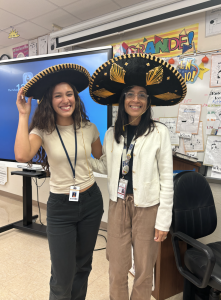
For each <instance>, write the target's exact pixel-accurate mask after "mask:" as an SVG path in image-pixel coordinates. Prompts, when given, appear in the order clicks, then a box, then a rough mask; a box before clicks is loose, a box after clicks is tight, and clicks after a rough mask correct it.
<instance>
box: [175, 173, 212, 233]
mask: <svg viewBox="0 0 221 300" xmlns="http://www.w3.org/2000/svg"><path fill="white" fill-rule="evenodd" d="M216 225H217V216H216V208H215V203H214V199H213V194H212V191H211V188H210V186H209V183H208V182H207V180H206V179H205V177H203V176H202V175H201V174H199V173H196V172H190V171H187V172H181V173H179V174H177V175H175V176H174V205H173V219H172V225H171V231H172V232H177V231H181V232H183V233H186V234H187V235H189V236H191V237H192V238H194V239H198V238H201V237H204V236H207V235H209V234H211V233H212V232H213V231H214V230H215V229H216Z"/></svg>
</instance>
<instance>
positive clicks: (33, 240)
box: [0, 196, 182, 300]
mask: <svg viewBox="0 0 221 300" xmlns="http://www.w3.org/2000/svg"><path fill="white" fill-rule="evenodd" d="M33 214H38V209H37V207H33ZM41 214H42V222H43V223H44V224H46V212H45V210H41ZM21 219H22V203H21V202H19V201H16V200H12V199H9V198H6V197H3V196H0V226H4V225H7V224H9V223H12V222H14V221H18V220H21ZM100 233H102V234H106V233H104V232H103V231H102V232H100ZM105 243H106V242H105V240H104V239H103V238H102V237H99V236H98V239H97V243H96V248H103V247H105ZM49 278H50V255H49V249H48V243H47V238H45V237H41V236H39V235H35V234H28V233H24V232H23V231H21V230H16V229H12V230H9V231H6V232H4V233H1V234H0V300H15V299H16V300H48V294H49V284H48V282H49ZM132 284H133V277H132V275H130V274H129V287H130V290H131V287H132ZM95 299H96V300H108V299H109V296H108V262H107V260H106V257H105V250H101V251H96V252H94V259H93V269H92V272H91V274H90V277H89V286H88V293H87V298H86V300H95ZM169 299H170V300H182V294H179V295H177V296H174V297H172V298H169ZM169 299H168V300H169ZM152 300H154V298H152Z"/></svg>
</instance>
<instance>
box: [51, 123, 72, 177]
mask: <svg viewBox="0 0 221 300" xmlns="http://www.w3.org/2000/svg"><path fill="white" fill-rule="evenodd" d="M55 126H56V130H57V133H58V136H59V138H60V141H61V144H62V146H63V148H64V151H65V154H66V156H67V159H68V161H69V164H70V166H71V170H72V172H73V176H74V179H75V168H76V162H77V133H76V126H75V124H74V134H75V161H74V168H73V166H72V163H71V160H70V157H69V155H68V152H67V150H66V148H65V145H64V142H63V140H62V138H61V135H60V132H59V130H58V127H57V125H55Z"/></svg>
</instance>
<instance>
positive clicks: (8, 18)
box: [0, 9, 24, 30]
mask: <svg viewBox="0 0 221 300" xmlns="http://www.w3.org/2000/svg"><path fill="white" fill-rule="evenodd" d="M0 16H1V17H0V30H4V29H6V28H8V27H10V26H15V25H17V24H19V23H21V22H24V19H22V18H20V17H18V16H15V15H13V14H11V13H9V12H7V11H4V10H2V9H0Z"/></svg>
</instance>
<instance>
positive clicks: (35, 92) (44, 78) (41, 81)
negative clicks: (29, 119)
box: [24, 64, 91, 100]
mask: <svg viewBox="0 0 221 300" xmlns="http://www.w3.org/2000/svg"><path fill="white" fill-rule="evenodd" d="M90 79H91V77H90V74H89V72H88V71H87V70H86V69H85V68H83V67H82V66H80V65H76V64H60V65H55V66H52V67H49V68H47V69H45V70H43V71H41V72H40V73H38V74H37V75H35V76H34V77H33V78H32V79H31V80H29V81H28V82H27V83H26V85H25V86H24V95H25V96H27V97H33V98H34V99H40V100H41V99H42V97H43V95H44V94H45V92H46V91H47V90H48V88H49V87H51V86H53V85H55V84H58V83H60V82H69V83H72V84H73V85H74V86H75V87H76V89H77V91H78V93H80V92H81V91H83V90H84V89H86V88H87V87H88V85H89V82H90Z"/></svg>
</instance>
